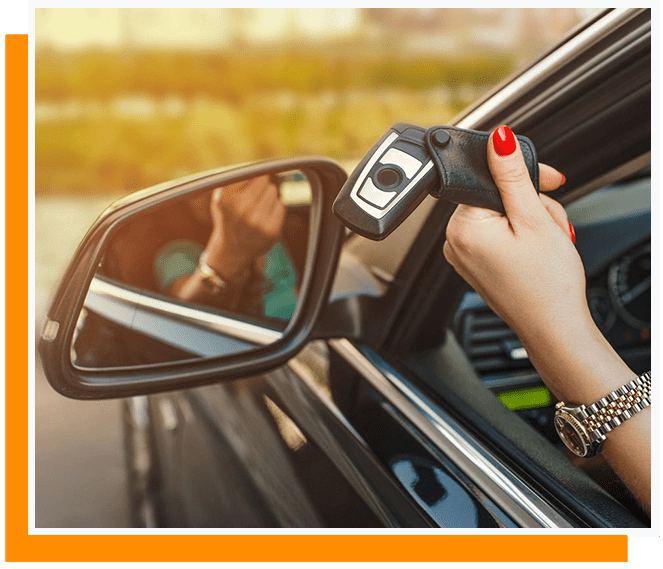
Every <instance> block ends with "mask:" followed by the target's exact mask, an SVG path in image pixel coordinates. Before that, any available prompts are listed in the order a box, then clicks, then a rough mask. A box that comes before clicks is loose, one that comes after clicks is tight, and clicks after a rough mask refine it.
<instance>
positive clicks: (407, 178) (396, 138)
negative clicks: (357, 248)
mask: <svg viewBox="0 0 663 569" xmlns="http://www.w3.org/2000/svg"><path fill="white" fill-rule="evenodd" d="M425 133H426V131H425V130H424V129H422V128H419V127H416V126H413V125H409V124H405V123H399V124H396V125H394V126H393V127H392V128H391V129H390V130H389V131H388V132H387V133H386V134H385V135H384V136H383V137H382V138H381V139H380V140H378V141H377V143H376V144H375V145H374V146H373V148H371V150H370V151H369V152H368V154H366V156H364V158H363V159H362V160H361V162H360V163H359V164H358V166H357V167H356V168H355V170H354V172H352V174H350V177H349V178H348V180H347V181H346V182H345V184H344V186H343V188H342V189H341V191H340V192H339V194H338V196H337V197H336V200H335V201H334V205H333V206H332V209H333V211H334V213H335V214H336V215H337V216H338V217H339V218H340V219H341V221H342V222H343V223H344V224H345V225H346V226H347V227H349V228H350V229H352V230H353V231H355V232H356V233H359V235H363V236H364V237H368V238H369V239H373V240H375V241H378V240H380V239H384V238H385V237H386V236H387V235H389V234H390V233H391V232H392V231H393V230H394V229H396V227H398V226H399V225H400V224H401V222H402V221H403V220H404V219H405V218H406V217H407V216H408V215H410V213H411V212H412V211H413V210H414V208H416V207H417V206H418V205H419V203H421V201H422V200H423V199H424V198H425V197H426V195H427V194H428V193H429V192H430V191H431V189H433V188H434V187H435V183H436V179H437V173H436V172H435V169H434V164H433V161H432V160H431V157H430V156H429V155H428V152H427V151H426V145H425V139H424V135H425Z"/></svg>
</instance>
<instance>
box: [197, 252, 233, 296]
mask: <svg viewBox="0 0 663 569" xmlns="http://www.w3.org/2000/svg"><path fill="white" fill-rule="evenodd" d="M198 271H199V272H200V274H201V275H202V277H203V283H205V286H207V288H208V289H209V290H210V292H211V293H212V294H219V293H221V292H223V291H226V290H228V288H229V286H230V285H229V284H228V283H227V282H226V281H225V280H223V279H222V278H221V277H220V276H219V273H217V272H216V271H215V270H214V269H213V268H212V267H210V266H209V265H208V264H207V251H205V252H203V253H202V254H201V255H200V258H199V259H198Z"/></svg>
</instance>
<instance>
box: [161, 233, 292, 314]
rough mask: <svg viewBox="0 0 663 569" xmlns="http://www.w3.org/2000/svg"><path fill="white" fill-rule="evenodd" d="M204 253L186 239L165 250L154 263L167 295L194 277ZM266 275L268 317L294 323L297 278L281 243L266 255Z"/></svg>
mask: <svg viewBox="0 0 663 569" xmlns="http://www.w3.org/2000/svg"><path fill="white" fill-rule="evenodd" d="M202 252H203V248H202V247H201V246H200V245H199V244H198V243H196V242H195V241H190V240H186V239H180V240H177V241H173V242H172V243H169V244H168V245H166V246H165V247H164V248H163V249H161V251H159V254H158V255H157V257H156V259H155V260H154V272H155V275H156V278H157V282H158V283H159V287H160V289H161V291H162V292H166V291H167V290H168V289H169V288H170V285H171V284H172V283H173V282H174V281H175V280H176V279H178V278H179V277H181V276H184V275H190V274H192V273H193V272H194V271H195V270H196V267H197V266H198V259H199V257H200V255H201V254H202ZM263 275H264V277H265V285H266V286H265V288H264V291H265V292H263V303H264V307H265V308H264V313H265V316H269V317H270V318H279V319H281V320H290V318H292V315H293V313H294V312H295V306H297V292H296V285H297V275H296V273H295V268H294V266H293V264H292V262H291V261H290V258H289V257H288V255H287V253H286V251H285V249H284V248H283V245H281V243H277V244H276V245H274V246H273V247H272V248H271V249H270V250H269V251H268V252H267V253H266V254H265V264H264V268H263Z"/></svg>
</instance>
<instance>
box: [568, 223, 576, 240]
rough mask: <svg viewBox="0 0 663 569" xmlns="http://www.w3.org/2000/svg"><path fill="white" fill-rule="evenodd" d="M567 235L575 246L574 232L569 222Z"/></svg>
mask: <svg viewBox="0 0 663 569" xmlns="http://www.w3.org/2000/svg"><path fill="white" fill-rule="evenodd" d="M569 233H570V234H571V241H572V242H573V244H574V245H575V242H576V230H575V229H573V225H572V224H571V222H570V221H569Z"/></svg>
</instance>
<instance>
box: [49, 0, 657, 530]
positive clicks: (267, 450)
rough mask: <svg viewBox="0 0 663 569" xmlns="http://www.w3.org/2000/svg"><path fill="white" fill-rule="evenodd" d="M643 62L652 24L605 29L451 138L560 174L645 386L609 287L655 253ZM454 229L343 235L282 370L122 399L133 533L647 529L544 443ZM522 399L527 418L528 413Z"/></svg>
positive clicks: (637, 21)
mask: <svg viewBox="0 0 663 569" xmlns="http://www.w3.org/2000/svg"><path fill="white" fill-rule="evenodd" d="M650 64H651V53H650V14H649V11H647V10H611V11H610V10H609V11H605V12H602V13H601V14H598V15H596V16H595V17H594V18H592V19H591V20H589V21H588V22H586V23H584V24H583V25H582V26H581V27H579V28H577V29H576V30H574V31H573V32H572V33H571V34H570V35H569V36H568V37H567V38H565V40H564V41H563V42H561V44H560V45H559V46H557V47H556V48H555V49H552V50H550V51H549V52H548V53H546V54H544V55H543V56H541V57H540V58H539V59H538V60H537V61H535V62H534V63H532V64H531V65H530V66H529V67H528V68H526V69H524V70H523V71H521V72H520V73H519V74H518V75H516V76H515V77H512V78H510V79H509V80H508V81H507V82H505V83H504V84H502V85H500V86H499V87H497V88H496V89H495V90H494V91H493V92H491V93H490V94H489V95H488V96H486V97H485V98H484V99H482V100H481V101H479V102H478V103H476V104H475V105H474V106H473V107H472V108H470V109H468V110H467V111H466V112H465V113H464V114H463V115H461V116H460V117H458V118H457V119H456V120H455V121H454V124H455V125H456V126H460V127H464V128H473V129H479V130H490V129H491V128H494V127H495V126H497V125H498V124H502V123H507V124H509V125H510V126H511V127H512V128H513V130H514V131H515V132H517V133H521V134H524V135H526V136H528V137H529V138H530V139H531V140H532V141H533V142H534V144H535V146H536V148H537V151H538V154H539V160H540V161H541V162H545V163H549V164H551V165H553V166H555V167H556V168H558V169H559V170H560V171H562V172H564V173H565V174H566V177H567V179H568V182H567V184H566V185H565V186H564V188H563V189H562V190H560V191H558V192H556V194H554V195H555V197H557V198H558V199H559V200H560V201H561V202H562V203H563V204H565V205H566V206H567V208H568V211H569V217H570V219H571V220H572V221H573V223H574V225H575V227H576V232H577V247H578V250H579V252H580V254H581V256H582V258H583V261H584V263H585V267H586V270H587V278H588V285H589V291H588V294H589V296H590V304H591V306H592V308H593V313H594V314H595V316H596V318H597V319H598V320H600V325H601V326H602V327H603V328H604V330H605V331H606V334H607V337H608V339H609V340H610V341H611V342H612V343H613V345H614V346H615V348H616V349H617V350H618V351H619V352H620V354H621V355H622V356H623V357H624V359H625V360H626V361H627V362H628V363H629V364H630V365H631V367H632V368H633V370H634V371H637V372H641V371H646V370H648V369H649V366H650V359H651V348H650V341H649V329H650V319H651V316H650V313H651V305H650V304H649V307H647V306H646V305H644V306H640V307H638V310H637V314H632V311H629V309H628V307H626V306H625V305H626V304H628V303H625V302H622V301H623V290H622V289H623V287H622V289H620V286H622V284H621V283H623V282H624V280H625V279H628V278H631V277H629V276H628V275H629V274H630V273H629V271H632V270H633V268H634V267H635V266H636V263H637V262H639V260H640V259H643V258H645V257H646V256H647V255H648V254H650V253H649V252H650V245H649V242H650V233H651V228H650V224H651V218H650V215H651V214H650V211H651V209H650V205H649V198H650V188H651V185H650V184H651V182H650V180H651V174H650V171H649V169H648V167H649V163H650V121H651V115H650V113H651V110H650V95H651V79H650V72H649V68H650ZM452 212H453V204H449V203H444V202H442V201H439V202H438V201H436V200H434V199H433V198H430V197H429V198H427V199H426V200H425V201H424V202H423V203H422V205H421V206H420V207H419V208H418V209H417V210H416V211H415V212H414V213H413V214H412V215H411V216H410V217H409V218H408V219H407V220H406V221H405V223H404V224H403V225H402V226H401V227H400V228H398V229H397V230H396V231H395V232H394V233H393V234H392V235H390V236H389V237H388V238H387V239H385V240H384V241H381V242H372V241H368V240H366V239H363V238H361V237H359V236H356V235H350V236H347V238H346V239H345V242H344V244H343V247H342V249H341V253H340V258H339V260H338V264H337V265H336V275H335V283H334V285H333V286H332V289H331V295H330V300H329V303H328V304H326V305H325V306H324V307H322V308H321V309H320V310H321V311H320V313H318V314H317V315H316V321H315V322H314V323H313V325H314V329H313V331H312V332H311V334H310V335H311V337H312V338H315V339H313V340H311V341H308V342H307V343H306V345H305V346H303V347H302V346H300V347H299V348H298V350H297V353H296V354H295V355H291V356H289V357H288V358H287V362H286V363H285V364H283V365H279V366H278V367H273V368H272V369H270V370H269V371H265V372H261V373H259V374H244V376H243V377H241V378H237V377H235V378H234V379H232V380H230V381H223V382H218V383H211V384H209V385H202V386H199V387H195V388H190V389H181V388H180V389H179V390H175V391H173V390H172V388H171V390H168V391H163V390H162V389H158V390H153V392H151V391H150V390H149V389H146V390H145V393H144V394H140V395H136V396H134V397H130V398H126V399H124V400H123V403H122V405H123V420H124V429H125V430H124V436H125V446H126V456H127V470H128V473H129V482H130V494H131V505H132V516H133V521H134V523H135V524H136V525H139V526H147V527H155V526H160V527H184V526H186V527H463V528H490V527H506V528H510V527H563V528H569V527H646V526H648V525H649V520H648V518H647V516H646V515H644V514H643V513H642V511H640V509H639V508H638V506H637V505H636V504H635V502H634V501H633V499H632V498H631V497H630V496H629V495H628V493H627V492H626V491H625V489H624V488H623V486H621V485H620V483H619V481H618V480H617V479H616V478H615V477H614V475H612V476H611V475H610V473H608V472H607V471H606V467H605V466H604V465H603V463H602V462H601V459H600V458H599V459H597V460H594V461H589V462H587V463H585V464H584V465H580V464H579V463H578V461H575V460H572V459H571V458H570V456H569V455H568V453H565V452H564V451H563V445H561V443H560V442H559V441H558V440H557V438H556V435H554V433H552V432H551V430H550V429H551V424H552V420H551V417H552V412H553V411H552V409H553V406H554V400H552V399H550V398H549V394H546V391H545V390H544V389H543V386H542V383H541V381H540V379H539V378H538V376H537V375H536V372H535V371H534V370H533V368H532V367H531V365H530V364H529V362H528V360H527V358H526V353H524V351H523V349H522V345H520V344H519V343H518V340H517V338H516V337H515V335H514V334H513V333H512V332H511V331H510V330H509V329H508V328H507V327H506V325H504V323H502V322H501V321H500V320H499V318H497V317H496V316H495V315H494V314H492V313H491V312H490V309H489V308H488V307H487V306H486V305H485V303H484V302H483V301H482V300H481V299H480V297H478V295H476V293H474V292H473V291H471V290H469V287H468V286H467V285H466V284H465V283H464V282H463V281H462V279H460V277H459V276H458V275H457V274H456V273H455V272H454V271H453V269H452V268H451V266H450V265H449V264H448V263H447V262H446V261H445V259H444V257H443V255H442V253H441V252H442V245H443V243H444V239H445V227H446V222H447V221H448V219H449V217H450V215H451V214H452ZM332 276H333V275H332ZM332 276H329V277H328V281H329V282H328V283H327V284H328V285H331V281H330V280H329V279H331V278H332ZM634 278H635V277H634ZM637 278H640V279H641V281H642V282H644V281H645V280H646V278H647V276H646V275H644V274H643V275H640V276H638V277H637ZM620 295H621V296H622V301H620ZM647 314H649V320H647ZM49 379H50V377H49ZM220 379H222V378H220ZM181 385H182V384H180V387H181ZM176 387H177V386H176ZM523 390H529V391H528V392H529V393H530V394H533V396H534V397H535V398H538V399H536V401H534V402H533V403H532V402H530V403H526V404H524V408H523V409H518V408H517V407H518V406H519V404H518V403H513V401H514V400H513V398H512V397H511V398H510V396H513V394H518V393H520V394H521V395H522V393H523ZM516 399H517V398H516ZM508 407H512V409H509V408H508ZM606 480H607V482H606ZM601 481H602V482H601ZM599 482H601V483H599Z"/></svg>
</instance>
